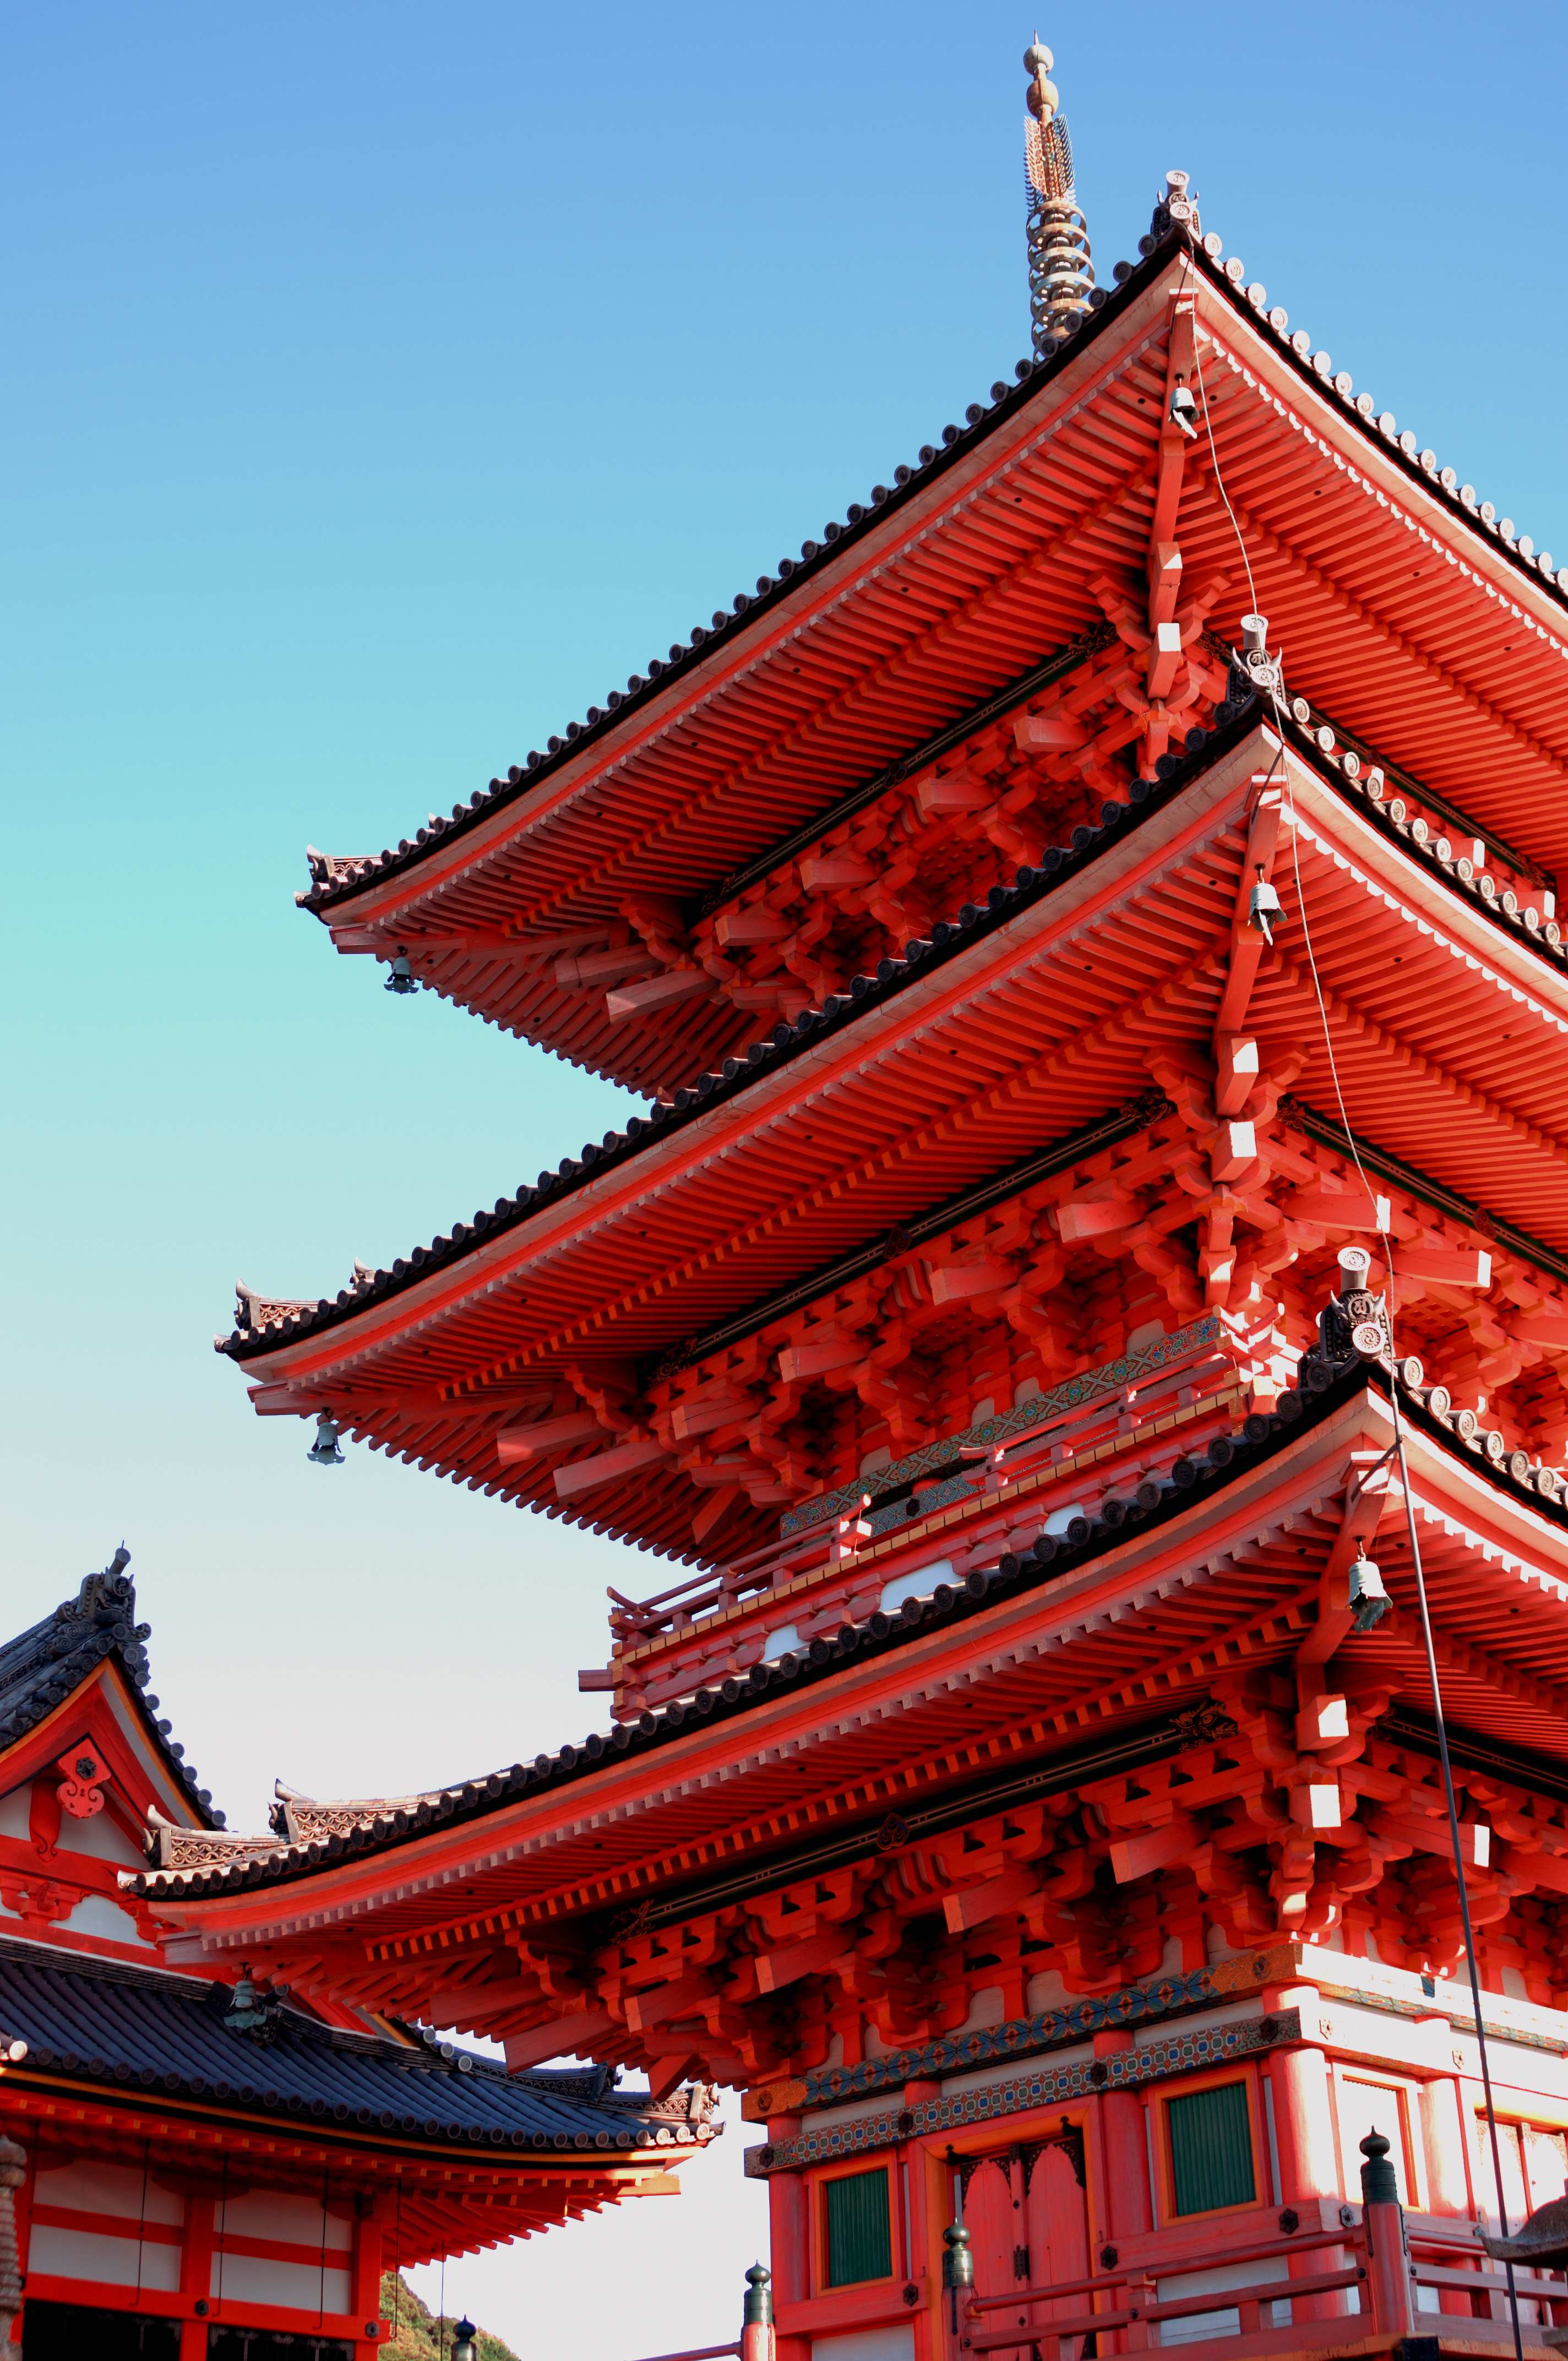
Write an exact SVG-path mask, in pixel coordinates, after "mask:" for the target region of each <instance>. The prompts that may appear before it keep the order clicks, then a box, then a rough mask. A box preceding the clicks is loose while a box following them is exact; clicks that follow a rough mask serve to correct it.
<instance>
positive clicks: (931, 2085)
mask: <svg viewBox="0 0 1568 2361" xmlns="http://www.w3.org/2000/svg"><path fill="white" fill-rule="evenodd" d="M941 2095H942V2086H941V2084H940V2082H906V2083H905V2086H904V2103H905V2106H906V2107H918V2106H922V2105H924V2104H925V2103H926V2102H927V2100H930V2099H939V2098H940V2097H941ZM898 2153H899V2155H900V2157H901V2158H902V2161H903V2170H904V2172H905V2173H906V2174H907V2176H908V2181H909V2251H908V2253H907V2254H906V2255H905V2257H904V2268H905V2273H906V2275H907V2278H908V2283H909V2285H910V2286H911V2287H913V2288H916V2289H917V2290H919V2300H918V2301H917V2302H916V2303H915V2304H914V2305H913V2306H912V2307H911V2309H910V2325H911V2327H912V2328H913V2329H914V2331H915V2361H939V2356H940V2355H941V2350H942V2341H941V2311H942V2287H941V2275H940V2269H939V2268H938V2272H937V2275H936V2276H935V2277H933V2275H932V2260H933V2257H934V2256H935V2255H937V2254H938V2253H939V2252H940V2251H941V2245H942V2233H943V2231H944V2230H945V2229H946V2228H947V2226H948V2225H947V2222H946V2220H945V2219H944V2220H940V2221H933V2219H932V2213H933V2211H934V2210H936V2209H934V2208H933V2204H932V2191H933V2188H934V2186H935V2185H936V2179H937V2175H936V2172H935V2171H934V2170H933V2168H932V2163H931V2151H930V2150H929V2148H927V2146H926V2143H925V2141H924V2140H922V2139H912V2140H910V2141H909V2142H908V2143H907V2144H906V2145H905V2147H903V2148H902V2149H901V2150H899V2151H898Z"/></svg>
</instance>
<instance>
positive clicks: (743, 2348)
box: [740, 2263, 773, 2361]
mask: <svg viewBox="0 0 1568 2361" xmlns="http://www.w3.org/2000/svg"><path fill="white" fill-rule="evenodd" d="M772 2280H773V2273H772V2272H771V2271H770V2270H768V2269H767V2268H765V2266H764V2265H763V2264H762V2263H753V2264H752V2266H751V2269H750V2270H749V2271H748V2272H747V2274H746V2301H745V2305H744V2307H743V2309H742V2311H741V2314H740V2361H773V2285H772Z"/></svg>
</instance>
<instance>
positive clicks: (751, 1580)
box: [609, 1353, 1234, 1647]
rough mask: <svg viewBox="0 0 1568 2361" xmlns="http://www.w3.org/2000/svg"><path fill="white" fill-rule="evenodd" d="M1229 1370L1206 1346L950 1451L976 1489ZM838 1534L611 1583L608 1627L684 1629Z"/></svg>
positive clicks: (772, 1579)
mask: <svg viewBox="0 0 1568 2361" xmlns="http://www.w3.org/2000/svg"><path fill="white" fill-rule="evenodd" d="M1233 1376H1234V1365H1233V1364H1232V1363H1231V1362H1230V1361H1229V1360H1228V1359H1227V1358H1226V1357H1225V1356H1223V1355H1220V1354H1214V1353H1209V1354H1207V1355H1203V1356H1200V1357H1198V1358H1197V1359H1196V1360H1194V1361H1190V1362H1183V1363H1180V1364H1179V1365H1178V1366H1177V1367H1173V1368H1171V1369H1168V1370H1161V1371H1159V1372H1157V1374H1156V1375H1155V1376H1153V1377H1151V1378H1144V1379H1142V1380H1140V1381H1139V1382H1138V1383H1136V1384H1134V1385H1129V1386H1124V1387H1122V1388H1121V1389H1120V1390H1119V1391H1117V1392H1114V1393H1111V1394H1107V1395H1104V1396H1102V1397H1101V1398H1100V1399H1099V1400H1094V1401H1091V1402H1084V1403H1080V1404H1077V1405H1075V1406H1074V1407H1073V1408H1072V1409H1070V1410H1066V1411H1057V1412H1055V1413H1054V1414H1053V1415H1052V1416H1050V1417H1047V1418H1044V1419H1042V1420H1041V1421H1040V1422H1039V1423H1038V1425H1036V1426H1031V1427H1025V1428H1024V1429H1022V1430H1021V1431H1020V1432H1019V1433H1017V1434H1014V1435H1011V1436H1009V1437H1007V1438H1006V1439H1005V1440H1004V1441H1003V1442H1001V1443H996V1444H964V1443H960V1442H959V1440H958V1439H957V1438H956V1437H955V1439H954V1443H953V1457H954V1459H955V1461H959V1462H967V1463H969V1466H970V1482H971V1483H972V1485H973V1488H974V1490H975V1492H976V1493H977V1494H978V1493H980V1492H982V1491H984V1490H985V1489H986V1488H987V1486H988V1484H989V1485H994V1484H1001V1485H1003V1486H1005V1485H1006V1484H1007V1483H1008V1482H1010V1481H1015V1480H1016V1479H1017V1477H1020V1476H1023V1475H1025V1474H1033V1473H1035V1472H1036V1470H1037V1469H1039V1468H1041V1467H1047V1468H1048V1467H1049V1466H1050V1465H1051V1464H1052V1463H1053V1462H1054V1461H1055V1460H1057V1459H1061V1458H1069V1457H1071V1456H1072V1455H1074V1454H1075V1453H1077V1452H1080V1451H1081V1450H1083V1449H1085V1448H1086V1447H1087V1446H1088V1445H1089V1444H1091V1443H1098V1442H1100V1441H1102V1439H1103V1438H1104V1437H1105V1436H1107V1435H1111V1434H1114V1433H1118V1432H1121V1433H1125V1434H1126V1435H1127V1437H1128V1439H1129V1442H1131V1440H1132V1439H1133V1437H1134V1436H1135V1434H1136V1433H1137V1430H1138V1429H1139V1428H1140V1427H1141V1426H1142V1425H1143V1424H1144V1423H1145V1422H1146V1420H1148V1419H1151V1418H1152V1417H1154V1416H1155V1415H1156V1414H1157V1412H1158V1411H1160V1409H1161V1408H1163V1407H1164V1406H1165V1403H1166V1401H1167V1399H1168V1397H1169V1396H1170V1395H1171V1394H1173V1393H1179V1392H1180V1391H1182V1390H1184V1389H1185V1390H1189V1391H1192V1390H1196V1391H1197V1392H1198V1393H1199V1394H1200V1395H1201V1394H1202V1393H1203V1392H1204V1391H1205V1389H1208V1390H1213V1389H1215V1388H1216V1386H1218V1385H1221V1384H1223V1382H1224V1381H1226V1380H1228V1379H1229V1378H1232V1377H1233ZM1201 1407H1202V1404H1201V1403H1200V1408H1201ZM1106 1472H1107V1473H1109V1472H1111V1471H1109V1470H1107V1471H1106ZM868 1480H871V1479H868ZM916 1489H917V1487H916ZM917 1521H918V1519H917V1518H912V1519H911V1522H917ZM894 1531H896V1528H894ZM837 1536H838V1521H837V1520H835V1519H833V1518H825V1519H824V1520H823V1521H822V1522H821V1523H820V1524H818V1525H815V1526H812V1527H811V1528H810V1529H809V1530H808V1531H806V1532H803V1533H796V1534H795V1535H793V1536H792V1537H791V1539H789V1540H788V1541H782V1542H781V1541H774V1542H766V1543H763V1544H762V1547H761V1548H759V1549H755V1550H752V1551H750V1552H749V1553H748V1554H746V1555H745V1556H743V1557H738V1558H736V1559H734V1560H732V1562H731V1563H730V1564H729V1565H726V1566H725V1567H723V1568H722V1569H721V1570H720V1571H719V1572H718V1573H715V1572H714V1571H713V1569H712V1568H711V1567H707V1568H698V1569H697V1571H696V1572H695V1573H693V1574H689V1575H687V1576H685V1579H684V1580H683V1581H681V1582H677V1583H674V1584H672V1585H671V1587H670V1588H669V1589H668V1590H661V1591H657V1592H655V1594H654V1595H653V1597H652V1598H627V1597H626V1596H625V1595H624V1593H623V1592H621V1591H619V1590H616V1589H614V1588H610V1589H609V1601H610V1612H609V1626H610V1631H611V1633H612V1634H613V1636H614V1637H615V1638H616V1639H618V1640H620V1641H621V1642H629V1643H630V1645H632V1646H633V1647H635V1646H637V1645H638V1644H639V1643H640V1642H643V1641H646V1640H652V1639H654V1638H657V1637H658V1636H660V1635H661V1634H663V1633H671V1634H676V1633H679V1632H681V1631H687V1630H689V1629H690V1627H691V1625H692V1624H694V1623H696V1622H699V1621H700V1620H702V1618H703V1617H704V1616H706V1615H713V1614H717V1613H718V1611H719V1609H722V1608H726V1607H732V1606H734V1605H735V1604H736V1603H737V1602H738V1601H739V1600H740V1599H742V1598H749V1599H751V1600H752V1601H753V1602H754V1603H760V1602H761V1600H762V1597H763V1596H764V1594H765V1593H766V1592H768V1591H770V1590H772V1589H773V1588H774V1587H776V1586H777V1585H779V1584H780V1583H782V1582H785V1581H787V1580H789V1579H790V1578H791V1577H792V1576H795V1575H797V1574H802V1573H805V1572H806V1571H808V1570H809V1569H810V1568H812V1567H814V1566H817V1565H820V1566H821V1567H823V1569H824V1570H825V1571H826V1570H827V1569H828V1566H829V1565H830V1563H831V1561H832V1559H833V1556H834V1552H835V1544H836V1541H837ZM890 1537H891V1536H890Z"/></svg>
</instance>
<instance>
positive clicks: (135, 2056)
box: [0, 1936, 707, 2153]
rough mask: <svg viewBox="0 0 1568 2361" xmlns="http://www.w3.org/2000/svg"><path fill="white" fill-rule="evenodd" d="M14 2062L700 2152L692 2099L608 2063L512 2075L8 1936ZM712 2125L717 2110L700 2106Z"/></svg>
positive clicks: (295, 2105) (502, 2132) (248, 2105)
mask: <svg viewBox="0 0 1568 2361" xmlns="http://www.w3.org/2000/svg"><path fill="white" fill-rule="evenodd" d="M0 1982H3V1985H4V1990H3V1993H0V2059H8V2060H9V2063H10V2066H11V2067H12V2068H13V2069H16V2068H25V2069H26V2070H27V2072H28V2073H29V2075H35V2074H36V2075H40V2076H43V2077H45V2078H48V2079H49V2080H54V2079H56V2078H58V2079H59V2080H60V2081H61V2082H63V2083H66V2084H68V2085H70V2086H71V2088H72V2089H73V2090H79V2089H80V2085H81V2084H82V2081H90V2082H95V2083H102V2084H104V2085H110V2086H113V2087H115V2089H117V2090H120V2091H122V2092H125V2093H126V2097H127V2099H130V2100H133V2101H135V2102H136V2103H140V2104H142V2105H146V2103H148V2098H149V2096H150V2095H151V2094H152V2093H154V2092H157V2093H159V2094H162V2095H164V2096H166V2097H168V2098H170V2099H177V2100H203V2101H208V2102H211V2101H213V2100H214V2099H219V2100H228V2101H230V2102H233V2103H238V2104H239V2105H240V2106H242V2107H243V2108H244V2109H245V2111H246V2113H247V2115H248V2116H251V2117H257V2118H268V2117H276V2118H280V2119H283V2120H298V2119H305V2120H307V2121H309V2122H312V2123H322V2124H335V2125H349V2126H353V2127H355V2128H356V2129H358V2130H360V2131H362V2132H376V2131H378V2132H380V2133H382V2134H386V2133H395V2134H396V2135H397V2136H398V2138H399V2140H400V2143H403V2144H406V2145H407V2146H409V2147H414V2148H417V2147H420V2146H422V2145H423V2144H425V2143H440V2144H441V2145H443V2146H447V2147H450V2146H454V2145H461V2146H464V2147H488V2148H496V2147H505V2148H507V2149H509V2150H511V2151H516V2150H518V2149H526V2150H540V2149H549V2150H551V2151H552V2152H554V2151H556V2150H559V2149H561V2148H569V2149H573V2150H578V2149H588V2150H592V2151H595V2152H596V2153H598V2152H599V2151H602V2150H604V2149H607V2148H609V2149H615V2150H645V2149H648V2148H651V2147H665V2148H667V2147H673V2146H679V2147H689V2146H691V2145H692V2144H693V2143H694V2142H695V2139H696V2124H695V2123H694V2122H693V2121H692V2120H691V2115H690V2109H691V2101H692V2094H691V2093H690V2092H681V2093H680V2095H679V2097H678V2098H677V2099H671V2100H664V2101H654V2100H652V2099H650V2098H649V2096H648V2094H647V2092H642V2093H641V2094H638V2093H636V2092H618V2091H617V2090H615V2089H614V2088H613V2087H612V2085H613V2077H612V2075H611V2074H610V2073H609V2070H606V2069H604V2068H600V2067H593V2068H588V2069H587V2070H566V2071H561V2072H535V2073H529V2074H509V2073H508V2072H507V2071H506V2070H505V2068H504V2067H503V2066H501V2065H500V2064H499V2063H498V2062H496V2061H495V2060H493V2059H488V2058H485V2057H482V2056H479V2055H477V2054H476V2053H475V2052H473V2051H470V2050H466V2049H463V2048H457V2047H455V2045H454V2044H452V2043H450V2042H444V2043H441V2044H439V2045H438V2044H435V2043H433V2041H427V2040H422V2039H404V2040H397V2039H387V2038H382V2037H378V2036H376V2035H373V2034H367V2033H356V2032H350V2031H346V2030H344V2029H342V2028H339V2027H334V2026H324V2025H323V2024H321V2023H319V2022H318V2021H316V2020H315V2019H313V2018H311V2017H308V2016H306V2015H303V2014H302V2012H301V2011H299V2010H297V2009H292V2008H290V2007H289V2006H287V2005H286V2004H284V2005H280V2006H279V2007H277V2008H276V2009H272V2010H269V2012H268V2014H267V2018H266V2023H265V2028H264V2030H263V2031H260V2032H257V2031H251V2030H246V2031H241V2030H237V2029H236V2028H235V2027H234V2026H232V2025H231V2024H230V2023H229V2022H228V2021H227V2018H228V2014H229V2011H230V2009H231V2008H232V2005H233V2003H234V1998H235V1994H234V1988H233V1987H232V1986H231V1985H229V1984H226V1983H214V1982H209V1981H207V1980H206V1979H205V1978H202V1979H197V1978H193V1977H191V1976H187V1975H181V1974H179V1973H177V1972H174V1971H159V1970H156V1969H151V1968H138V1967H130V1966H127V1965H125V1964H122V1963H121V1962H119V1961H116V1960H82V1959H79V1958H72V1959H71V1960H62V1959H60V1957H59V1956H58V1955H53V1954H43V1953H41V1952H40V1951H39V1950H38V1949H37V1948H35V1947H34V1946H32V1945H29V1944H27V1943H19V1942H16V1941H14V1940H12V1939H10V1938H6V1937H4V1936H0ZM700 2120H701V2121H702V2122H703V2123H704V2124H705V2125H706V2122H707V2116H706V2114H702V2115H701V2116H700Z"/></svg>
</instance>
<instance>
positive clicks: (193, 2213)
mask: <svg viewBox="0 0 1568 2361" xmlns="http://www.w3.org/2000/svg"><path fill="white" fill-rule="evenodd" d="M216 2214H217V2201H216V2199H215V2198H213V2197H187V2198H186V2200H185V2236H184V2240H183V2242H182V2244H181V2249H180V2292H181V2295H182V2296H184V2297H186V2298H187V2299H188V2300H189V2301H192V2302H194V2303H208V2302H210V2301H212V2300H213V2298H212V2285H213V2234H214V2222H215V2217H216ZM180 2361H207V2323H206V2320H205V2318H203V2319H201V2320H186V2321H182V2322H181V2325H180Z"/></svg>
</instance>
